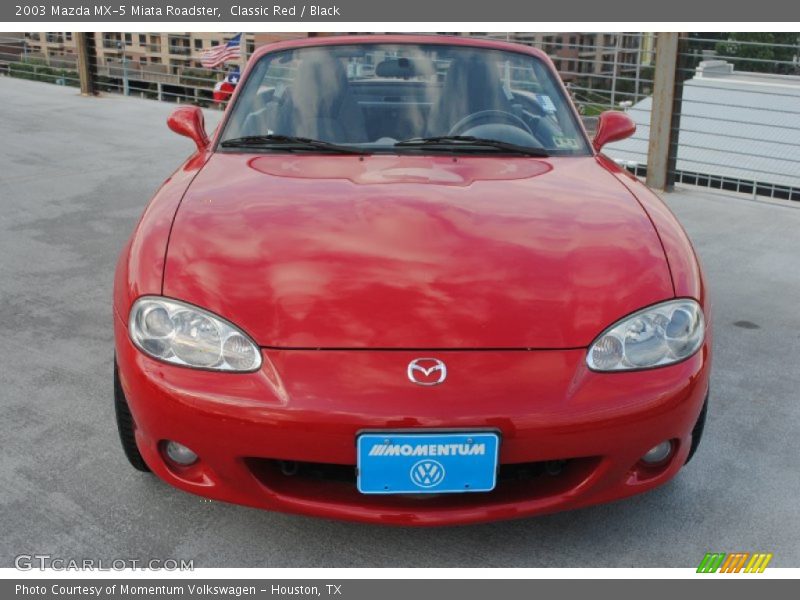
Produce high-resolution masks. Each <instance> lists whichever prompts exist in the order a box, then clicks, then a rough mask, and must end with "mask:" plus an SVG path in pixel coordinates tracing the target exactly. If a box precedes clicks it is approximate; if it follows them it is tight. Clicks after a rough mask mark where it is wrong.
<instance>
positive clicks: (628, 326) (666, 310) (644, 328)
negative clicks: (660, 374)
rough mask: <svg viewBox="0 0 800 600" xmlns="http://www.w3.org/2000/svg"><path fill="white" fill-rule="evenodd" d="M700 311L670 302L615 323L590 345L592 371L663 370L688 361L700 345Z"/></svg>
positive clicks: (694, 306) (693, 305)
mask: <svg viewBox="0 0 800 600" xmlns="http://www.w3.org/2000/svg"><path fill="white" fill-rule="evenodd" d="M704 336H705V320H704V317H703V310H702V309H701V308H700V305H699V304H698V303H697V302H695V301H694V300H688V299H681V300H669V301H668V302H662V303H661V304H657V305H655V306H651V307H649V308H645V309H644V310H640V311H638V312H635V313H633V314H632V315H630V316H627V317H625V318H624V319H622V320H621V321H618V322H617V323H615V324H614V325H612V326H611V327H609V328H608V329H606V330H605V331H604V332H603V333H601V334H600V335H599V336H598V337H597V339H596V340H595V341H594V342H593V343H592V345H591V346H589V352H588V354H587V355H586V364H588V365H589V368H590V369H592V370H593V371H630V370H634V369H650V368H653V367H663V366H666V365H671V364H674V363H676V362H680V361H682V360H684V359H685V358H688V357H689V356H691V355H692V354H694V353H695V352H697V350H698V349H699V348H700V346H702V345H703V338H704Z"/></svg>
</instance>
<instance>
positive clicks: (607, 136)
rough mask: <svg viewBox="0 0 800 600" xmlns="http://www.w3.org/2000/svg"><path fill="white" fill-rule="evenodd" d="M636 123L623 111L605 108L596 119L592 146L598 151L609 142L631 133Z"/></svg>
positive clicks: (626, 136)
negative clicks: (595, 131) (595, 130)
mask: <svg viewBox="0 0 800 600" xmlns="http://www.w3.org/2000/svg"><path fill="white" fill-rule="evenodd" d="M635 131H636V123H634V122H633V119H631V118H630V117H629V116H628V115H626V114H625V113H624V112H619V111H616V110H607V111H606V112H604V113H601V114H600V118H599V119H598V121H597V133H595V134H594V140H593V141H592V146H594V149H595V150H597V151H598V152H599V151H600V148H602V147H603V146H605V145H606V144H608V143H610V142H618V141H619V140H624V139H625V138H628V137H630V136H632V135H633V133H634V132H635Z"/></svg>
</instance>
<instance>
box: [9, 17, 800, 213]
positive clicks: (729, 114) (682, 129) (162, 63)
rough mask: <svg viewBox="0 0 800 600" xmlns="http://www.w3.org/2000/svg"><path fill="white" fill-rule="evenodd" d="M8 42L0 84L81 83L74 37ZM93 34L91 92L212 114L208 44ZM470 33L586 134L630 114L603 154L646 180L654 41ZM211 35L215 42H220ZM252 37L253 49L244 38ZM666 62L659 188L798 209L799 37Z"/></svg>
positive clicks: (739, 43)
mask: <svg viewBox="0 0 800 600" xmlns="http://www.w3.org/2000/svg"><path fill="white" fill-rule="evenodd" d="M11 35H12V37H11V38H8V37H6V38H2V37H0V75H8V76H12V77H21V78H26V79H34V80H37V81H48V82H51V83H57V84H61V85H71V86H77V85H78V84H79V81H80V78H79V76H78V67H77V65H76V55H75V54H74V46H75V42H74V39H75V36H76V35H78V34H68V33H65V32H61V33H59V32H56V33H48V34H40V33H35V32H34V33H29V34H11ZM89 35H90V36H92V37H93V49H92V53H91V54H92V57H91V71H92V73H93V77H94V79H95V80H94V83H95V87H96V89H98V90H100V91H104V92H122V93H125V92H127V93H128V94H131V95H137V96H142V97H147V98H154V99H159V100H165V101H172V102H191V103H195V104H198V105H202V106H212V105H214V104H213V99H212V95H213V89H214V86H215V85H216V84H217V82H219V81H220V80H222V79H223V78H224V77H225V75H226V72H227V70H226V69H223V68H218V69H205V68H203V67H202V66H201V64H200V56H201V53H202V50H201V49H199V48H198V45H200V46H202V45H203V44H204V43H207V42H198V41H197V39H198V38H196V37H194V36H193V35H192V34H189V33H186V34H179V33H169V34H168V35H167V34H164V35H162V34H160V33H159V34H152V33H150V32H145V33H133V34H131V39H132V41H136V42H137V43H136V44H133V43H131V44H128V43H127V40H126V39H125V38H124V37H123V36H121V35H118V34H89ZM156 35H158V37H156ZM454 35H455V34H454ZM469 35H472V36H475V37H486V38H492V39H503V40H507V41H512V42H516V43H522V44H527V45H530V46H535V47H538V48H540V49H542V50H543V51H544V52H546V53H547V54H548V55H549V56H550V57H551V58H552V60H553V62H554V64H555V65H556V68H557V69H558V71H559V74H560V76H561V77H562V79H563V81H564V82H565V84H566V86H567V88H568V90H569V92H570V94H571V96H572V98H573V100H574V102H575V104H576V105H577V107H578V109H579V111H580V112H581V113H582V115H583V116H584V120H585V122H586V124H587V128H588V129H590V133H591V129H592V127H593V126H594V125H595V124H596V120H597V116H598V115H599V114H600V113H601V112H603V111H605V110H608V109H616V110H623V111H625V112H627V113H628V114H629V115H630V116H631V118H632V119H633V120H634V121H636V123H637V132H636V133H635V134H634V136H632V137H631V138H629V139H627V140H623V141H621V142H617V143H614V144H611V145H609V146H608V147H607V148H606V149H605V153H606V154H608V155H609V156H611V157H612V158H614V159H615V160H617V162H619V163H620V164H622V165H624V166H625V167H627V168H628V169H629V170H631V171H632V172H634V173H636V174H637V175H640V176H645V175H647V165H648V158H649V157H648V150H649V148H650V144H649V142H650V124H651V120H652V119H653V118H654V115H652V114H651V112H652V107H653V103H654V94H656V95H657V94H663V93H665V90H663V89H662V90H657V89H655V88H656V84H655V83H654V81H655V69H656V67H657V66H658V65H657V50H658V39H659V35H660V34H653V33H636V32H634V33H624V32H616V33H615V32H594V33H593V32H577V33H576V32H572V33H570V32H566V33H549V32H548V33H535V32H534V33H483V34H481V33H472V34H469ZM144 36H146V37H144ZM227 37H230V35H228V36H227ZM218 38H219V40H220V41H222V40H224V39H225V38H226V34H221V33H220V34H219V36H218ZM249 39H250V43H251V44H252V35H251V36H250V38H249ZM142 40H144V41H143V42H142ZM159 40H161V41H159ZM665 48H666V46H665ZM205 49H207V48H205ZM671 56H672V57H673V58H674V59H676V61H677V67H676V68H675V70H674V73H673V76H674V77H673V78H674V81H675V86H674V93H675V94H676V101H675V103H674V106H675V110H674V111H673V113H672V115H667V116H668V117H669V118H670V125H669V130H671V131H672V140H671V142H670V148H669V152H670V156H669V159H670V160H668V161H666V163H667V165H668V167H667V168H665V169H664V170H663V171H662V172H665V173H666V176H667V182H668V183H667V185H666V186H665V187H667V188H669V187H670V186H671V185H672V184H673V183H683V184H690V185H701V186H706V187H711V188H718V189H724V190H730V191H736V192H742V193H748V194H752V195H754V196H768V197H772V198H778V199H790V200H800V118H798V117H800V34H786V33H779V34H702V35H700V34H688V35H684V36H683V38H682V40H681V41H680V43H679V45H678V50H677V56H675V54H672V55H671ZM670 69H671V67H670ZM672 92H673V90H670V93H672ZM658 97H659V98H660V96H658ZM662 130H663V129H662ZM667 171H668V172H667Z"/></svg>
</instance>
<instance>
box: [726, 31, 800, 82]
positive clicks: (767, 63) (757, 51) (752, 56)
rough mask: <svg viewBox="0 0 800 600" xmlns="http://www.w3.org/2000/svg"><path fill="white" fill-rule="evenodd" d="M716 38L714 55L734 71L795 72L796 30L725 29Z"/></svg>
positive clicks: (798, 43)
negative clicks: (717, 39)
mask: <svg viewBox="0 0 800 600" xmlns="http://www.w3.org/2000/svg"><path fill="white" fill-rule="evenodd" d="M723 36H724V39H723V40H721V41H719V42H717V45H716V48H715V50H716V52H717V55H718V56H719V57H720V58H722V59H723V60H728V61H730V62H732V63H733V65H734V66H733V68H734V69H736V70H737V71H755V72H760V73H784V74H786V73H796V72H797V71H798V66H797V60H798V54H800V33H797V32H795V33H781V32H771V33H757V32H752V33H751V32H747V33H726V34H723Z"/></svg>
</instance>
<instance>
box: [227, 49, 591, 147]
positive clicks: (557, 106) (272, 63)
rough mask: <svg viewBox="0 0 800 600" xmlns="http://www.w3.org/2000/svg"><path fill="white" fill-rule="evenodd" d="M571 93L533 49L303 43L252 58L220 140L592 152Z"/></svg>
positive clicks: (233, 144) (230, 142)
mask: <svg viewBox="0 0 800 600" xmlns="http://www.w3.org/2000/svg"><path fill="white" fill-rule="evenodd" d="M569 102H570V101H569V99H568V98H567V97H566V95H565V94H564V91H563V88H562V86H561V84H560V82H559V81H558V80H557V79H556V77H555V76H554V75H553V73H552V72H551V71H550V70H549V69H548V68H547V66H546V65H545V64H544V63H543V62H542V61H541V60H539V59H538V58H537V57H535V56H531V55H529V54H524V53H517V52H508V51H503V50H497V49H491V48H479V47H471V46H448V45H440V44H428V45H424V44H423V45H420V44H379V43H372V44H355V45H341V46H339V45H332V46H317V47H305V48H295V49H291V50H283V51H276V52H273V53H269V54H266V55H264V56H263V57H261V58H260V59H259V60H258V62H257V63H256V65H254V67H253V69H252V71H251V73H250V75H249V76H248V77H247V80H246V82H245V83H244V88H243V89H242V90H241V93H240V94H239V96H238V98H237V100H236V102H235V105H234V106H233V107H232V108H231V112H230V116H229V118H228V119H227V122H226V124H225V128H224V130H223V133H222V135H221V137H220V140H221V144H220V148H221V149H224V150H227V151H242V150H244V151H247V152H253V151H255V152H260V151H276V152H286V151H292V152H294V151H306V152H341V151H343V148H342V147H343V146H346V147H348V148H349V149H352V150H360V151H363V152H370V153H371V152H391V153H413V152H429V151H430V152H433V151H445V152H453V153H460V152H487V153H497V152H503V153H509V152H510V153H523V154H524V153H526V152H525V151H526V150H527V151H528V152H527V153H528V154H532V155H539V156H543V155H586V154H588V153H589V147H588V143H587V140H586V137H585V135H584V133H583V131H582V129H581V128H580V127H579V126H578V123H577V120H576V117H575V114H574V112H573V110H572V108H571V106H570V103H569ZM310 141H313V142H325V144H320V143H313V144H312V143H309V142H310Z"/></svg>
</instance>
